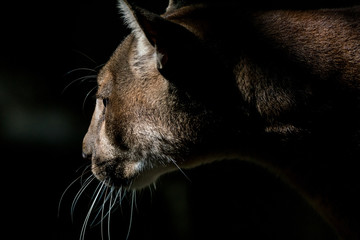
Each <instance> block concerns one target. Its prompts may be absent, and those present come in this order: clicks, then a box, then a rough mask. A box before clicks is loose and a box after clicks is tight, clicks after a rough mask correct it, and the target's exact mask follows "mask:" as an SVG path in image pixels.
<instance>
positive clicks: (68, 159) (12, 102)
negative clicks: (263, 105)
mask: <svg viewBox="0 0 360 240" xmlns="http://www.w3.org/2000/svg"><path fill="white" fill-rule="evenodd" d="M137 2H139V5H141V6H144V7H146V8H148V9H151V10H153V11H156V12H161V11H162V10H163V9H164V8H165V7H166V1H145V0H144V1H137ZM154 2H155V3H154ZM356 2H357V1H354V0H352V1H350V0H349V1H338V2H329V1H325V0H324V1H309V0H307V1H291V2H290V1H289V2H287V3H283V1H258V0H256V1H251V2H247V3H243V4H244V5H247V7H254V8H297V9H304V8H320V7H342V6H351V5H353V4H355V3H356ZM0 11H1V14H0V15H1V19H0V20H1V35H0V39H1V40H0V41H1V46H0V50H1V52H0V110H1V112H0V134H1V135H0V142H1V145H0V146H1V163H2V165H1V169H2V174H1V176H2V188H1V197H2V204H1V208H2V209H1V211H2V220H3V223H2V228H3V231H2V235H3V236H9V238H11V239H23V238H26V239H29V238H34V239H56V240H60V239H67V240H70V239H78V238H79V234H80V230H81V227H82V223H83V220H84V218H85V216H86V213H87V210H88V208H89V204H90V202H91V196H92V191H93V190H94V188H95V187H96V186H95V185H94V186H90V187H89V188H88V190H87V191H85V192H84V194H83V195H82V197H81V198H80V200H79V203H78V204H77V207H76V209H75V212H74V214H73V216H74V217H73V218H74V219H73V221H72V220H71V214H70V209H71V204H72V200H73V199H74V197H75V195H76V193H77V191H79V190H80V187H81V185H80V182H77V183H76V184H74V185H73V186H72V187H71V188H70V190H69V191H67V192H66V194H65V195H64V198H63V201H62V203H61V208H60V211H59V214H58V204H59V200H60V198H61V195H62V193H63V192H64V190H65V189H66V187H67V186H68V185H69V184H70V183H71V182H72V181H73V180H75V179H76V178H77V177H78V176H80V175H81V172H82V170H83V169H84V167H85V166H87V165H89V162H87V161H85V160H83V159H82V158H81V144H82V138H83V136H84V134H85V133H86V130H87V127H88V124H89V122H90V118H91V114H92V110H93V107H94V98H93V95H94V93H95V92H94V91H91V90H93V89H94V87H95V86H96V83H95V76H96V71H97V70H99V69H100V68H101V66H102V65H103V64H104V63H105V62H106V61H107V60H108V58H109V57H110V55H111V54H112V52H113V51H114V49H115V48H116V46H117V45H118V44H119V43H120V42H121V40H122V39H123V38H124V36H125V35H126V34H128V30H126V28H125V27H124V26H123V24H122V21H121V18H120V16H119V14H118V9H117V2H116V0H108V1H101V0H88V1H85V0H62V1H12V3H11V4H10V5H9V3H7V4H5V3H2V6H1V8H0ZM86 69H87V70H86ZM89 69H90V70H89ZM93 70H95V72H94V71H93ZM90 91H91V92H90ZM89 92H90V93H89ZM186 174H187V175H188V177H189V178H190V179H191V182H190V181H188V180H187V179H186V178H185V177H184V176H183V175H182V174H181V173H171V174H168V175H166V176H163V177H162V178H161V179H160V180H159V182H158V184H157V189H156V190H154V189H152V190H151V191H150V190H149V189H146V190H143V191H142V192H139V193H138V194H137V199H136V209H135V210H134V215H133V224H132V229H131V234H130V237H129V239H205V238H206V239H317V240H319V239H334V235H333V233H332V231H331V229H330V228H329V227H327V225H326V224H325V223H324V222H323V221H322V220H321V218H320V217H319V216H318V215H317V214H316V213H315V212H314V211H313V210H312V209H311V207H309V206H308V205H307V204H306V203H305V202H304V201H303V200H302V199H301V197H300V196H298V195H297V194H296V193H295V192H294V191H292V189H290V187H288V186H287V185H285V184H283V183H282V182H281V181H280V180H279V179H278V178H277V177H276V176H272V175H270V174H269V173H268V172H267V171H265V170H262V169H259V168H258V167H256V166H253V165H251V164H248V163H244V162H238V161H225V162H221V163H214V164H211V165H208V166H204V167H200V168H197V169H194V170H191V171H186ZM129 196H130V195H129ZM129 218H130V197H127V198H125V199H124V201H123V204H122V207H121V209H119V210H118V211H116V212H115V213H114V214H112V216H111V232H112V233H111V239H119V240H120V239H126V234H127V230H128V225H129ZM4 222H5V224H4ZM104 228H105V229H106V228H107V225H106V224H105V226H104ZM106 237H107V235H106V233H105V238H106ZM85 239H101V225H98V226H95V227H88V228H87V230H86V236H85Z"/></svg>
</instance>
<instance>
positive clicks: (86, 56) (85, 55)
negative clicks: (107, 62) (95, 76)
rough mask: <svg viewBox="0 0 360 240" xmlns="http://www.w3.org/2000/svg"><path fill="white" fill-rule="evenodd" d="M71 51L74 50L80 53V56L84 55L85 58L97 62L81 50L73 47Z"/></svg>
mask: <svg viewBox="0 0 360 240" xmlns="http://www.w3.org/2000/svg"><path fill="white" fill-rule="evenodd" d="M73 51H74V52H76V53H79V54H80V55H82V56H84V57H85V58H86V59H88V60H90V61H91V62H93V63H95V64H96V63H97V62H96V61H95V60H94V59H92V58H91V57H89V55H87V54H85V53H83V52H81V51H80V50H76V49H73Z"/></svg>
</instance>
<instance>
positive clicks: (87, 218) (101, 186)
mask: <svg viewBox="0 0 360 240" xmlns="http://www.w3.org/2000/svg"><path fill="white" fill-rule="evenodd" d="M99 185H100V187H99V190H98V191H97V194H96V196H95V198H94V201H93V203H92V204H91V206H90V208H89V211H88V213H87V214H86V217H85V220H84V223H83V225H82V227H81V232H80V237H79V239H80V240H84V239H85V233H86V227H87V224H88V222H89V218H90V215H91V213H92V210H93V208H94V206H95V204H96V202H97V200H98V197H99V195H100V193H101V192H103V188H104V186H106V185H105V183H104V182H100V183H99Z"/></svg>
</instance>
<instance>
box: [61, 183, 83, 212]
mask: <svg viewBox="0 0 360 240" xmlns="http://www.w3.org/2000/svg"><path fill="white" fill-rule="evenodd" d="M81 178H82V176H79V177H77V178H76V179H75V180H74V181H72V182H71V183H70V184H69V186H67V188H66V189H65V190H64V192H63V194H61V197H60V200H59V204H58V217H59V215H60V207H61V202H62V200H63V198H64V196H65V194H66V193H67V191H68V190H69V189H70V187H71V186H72V185H74V184H75V183H76V182H77V181H78V180H79V179H81Z"/></svg>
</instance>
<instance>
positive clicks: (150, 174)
mask: <svg viewBox="0 0 360 240" xmlns="http://www.w3.org/2000/svg"><path fill="white" fill-rule="evenodd" d="M91 170H92V173H93V175H94V176H95V177H96V178H97V179H98V180H99V181H101V182H104V183H105V184H106V185H108V186H109V187H115V188H123V189H127V190H138V189H142V188H145V187H147V186H149V185H151V184H152V183H154V182H155V181H156V180H157V178H158V177H159V176H161V175H162V174H164V173H166V172H169V171H170V170H169V169H165V168H164V169H158V168H156V169H155V168H151V169H147V168H145V167H144V166H143V164H141V163H139V162H137V163H119V162H117V161H105V162H100V163H93V164H92V167H91Z"/></svg>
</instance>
